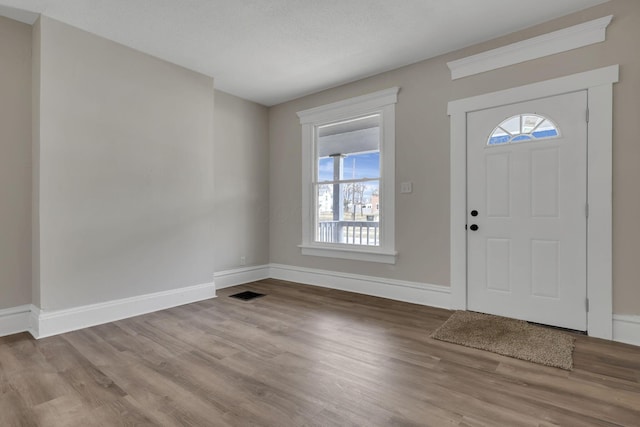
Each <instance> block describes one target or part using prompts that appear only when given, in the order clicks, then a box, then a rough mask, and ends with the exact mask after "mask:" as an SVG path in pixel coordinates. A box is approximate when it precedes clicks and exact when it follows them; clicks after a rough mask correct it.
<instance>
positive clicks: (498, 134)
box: [487, 113, 560, 146]
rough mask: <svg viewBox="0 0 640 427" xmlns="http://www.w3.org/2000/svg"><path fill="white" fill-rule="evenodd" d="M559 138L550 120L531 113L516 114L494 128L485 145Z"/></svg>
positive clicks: (558, 132)
mask: <svg viewBox="0 0 640 427" xmlns="http://www.w3.org/2000/svg"><path fill="white" fill-rule="evenodd" d="M559 136H560V129H558V126H556V124H555V123H554V122H553V121H552V120H551V119H550V118H548V117H544V116H541V115H539V114H532V113H527V114H518V115H517V116H513V117H509V118H508V119H506V120H505V121H503V122H502V123H500V124H499V125H498V126H496V128H495V129H494V130H493V132H491V135H490V136H489V139H488V140H487V145H488V146H496V145H505V144H516V143H519V142H530V141H536V140H540V139H550V138H557V137H559Z"/></svg>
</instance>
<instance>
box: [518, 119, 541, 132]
mask: <svg viewBox="0 0 640 427" xmlns="http://www.w3.org/2000/svg"><path fill="white" fill-rule="evenodd" d="M543 120H544V118H543V117H540V116H536V115H523V116H522V133H531V131H533V130H534V129H535V128H536V126H538V124H540V122H541V121H543Z"/></svg>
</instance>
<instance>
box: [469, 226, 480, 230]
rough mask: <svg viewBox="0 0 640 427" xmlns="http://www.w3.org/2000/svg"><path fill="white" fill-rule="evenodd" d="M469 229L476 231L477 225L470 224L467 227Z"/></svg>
mask: <svg viewBox="0 0 640 427" xmlns="http://www.w3.org/2000/svg"><path fill="white" fill-rule="evenodd" d="M469 228H470V229H471V231H477V230H478V226H477V225H476V224H471V227H469Z"/></svg>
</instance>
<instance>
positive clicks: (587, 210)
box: [584, 203, 589, 218]
mask: <svg viewBox="0 0 640 427" xmlns="http://www.w3.org/2000/svg"><path fill="white" fill-rule="evenodd" d="M584 216H585V217H586V218H589V203H585V205H584Z"/></svg>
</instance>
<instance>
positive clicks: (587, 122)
mask: <svg viewBox="0 0 640 427" xmlns="http://www.w3.org/2000/svg"><path fill="white" fill-rule="evenodd" d="M587 123H589V109H588V108H587Z"/></svg>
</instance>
